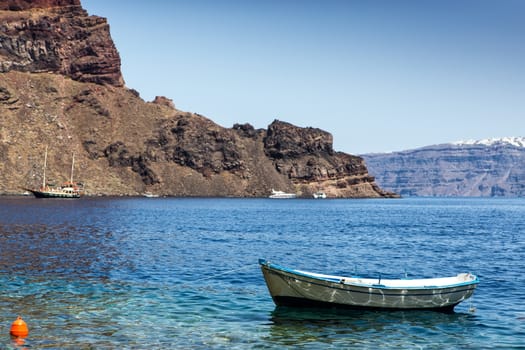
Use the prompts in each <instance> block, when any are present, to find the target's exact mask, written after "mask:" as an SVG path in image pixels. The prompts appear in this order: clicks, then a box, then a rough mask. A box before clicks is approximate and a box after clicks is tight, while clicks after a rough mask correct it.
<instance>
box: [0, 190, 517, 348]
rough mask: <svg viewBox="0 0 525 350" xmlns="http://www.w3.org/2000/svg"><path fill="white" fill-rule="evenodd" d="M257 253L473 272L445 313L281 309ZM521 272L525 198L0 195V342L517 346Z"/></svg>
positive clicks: (322, 266)
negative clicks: (468, 286)
mask: <svg viewBox="0 0 525 350" xmlns="http://www.w3.org/2000/svg"><path fill="white" fill-rule="evenodd" d="M258 258H266V259H268V260H271V261H273V262H275V263H279V264H281V265H285V266H289V267H294V268H300V269H303V270H310V271H314V272H320V273H329V274H350V275H353V274H359V275H364V276H377V275H379V274H381V275H382V276H384V277H385V278H386V277H394V278H395V277H399V278H401V277H404V276H405V273H406V274H407V275H408V277H437V276H443V275H455V274H456V273H458V272H472V273H474V274H477V275H478V276H479V278H480V280H481V282H480V284H479V286H478V289H477V290H476V292H475V294H474V297H473V298H472V299H470V301H466V302H464V303H462V304H460V305H458V306H457V307H456V309H455V313H453V314H442V313H437V312H431V311H406V312H375V311H331V310H315V309H282V308H276V307H275V306H274V304H273V302H272V300H271V297H270V295H269V294H268V291H267V289H266V285H265V283H264V280H263V278H262V275H261V272H260V269H259V267H258V265H257V260H258ZM524 272H525V199H479V198H478V199H457V198H456V199H435V198H432V199H430V198H429V199H426V198H418V199H388V200H377V199H376V200H299V199H298V200H270V199H175V198H158V199H148V198H82V199H80V200H46V199H43V200H42V199H41V200H38V199H34V198H25V197H24V198H22V197H3V198H2V197H0V288H1V289H0V349H4V348H7V349H11V348H14V349H17V348H28V349H91V348H92V349H175V348H184V349H246V348H255V349H282V348H287V347H289V348H303V349H319V348H337V349H340V348H360V349H367V348H369V349H378V348H381V349H389V348H391V349H401V348H403V349H444V348H445V349H446V348H449V349H458V348H459V349H480V348H501V349H509V348H525V292H524V290H525V276H524ZM17 315H22V317H23V318H24V320H25V321H26V322H27V323H28V325H29V328H30V334H29V337H28V338H27V339H26V340H25V343H24V344H23V345H19V344H17V343H16V342H15V341H14V340H13V339H11V337H10V336H9V328H10V325H11V323H12V322H13V321H14V320H15V319H16V316H17Z"/></svg>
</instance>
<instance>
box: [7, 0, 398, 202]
mask: <svg viewBox="0 0 525 350" xmlns="http://www.w3.org/2000/svg"><path fill="white" fill-rule="evenodd" d="M0 113H1V118H0V193H3V194H9V193H20V192H21V191H22V190H21V188H23V187H36V186H38V185H39V184H40V183H41V181H42V172H43V171H42V167H43V155H44V150H45V148H46V146H47V147H48V150H49V151H48V160H47V165H48V166H47V177H48V179H49V180H50V181H53V182H61V181H65V180H67V179H68V177H69V173H70V168H71V162H72V157H73V154H74V156H75V179H76V180H79V181H82V182H84V183H85V185H86V192H87V194H89V195H137V194H140V193H143V192H145V191H150V192H153V193H157V194H160V195H173V196H237V197H258V196H262V197H264V196H267V195H268V194H269V192H270V190H271V189H272V188H275V189H279V190H284V191H292V192H297V193H299V194H300V195H303V196H310V195H311V193H313V192H315V191H317V190H319V189H323V190H324V191H325V192H327V194H328V195H329V196H332V197H389V196H395V195H394V194H392V193H388V192H385V191H383V190H381V189H380V188H379V187H378V186H377V185H376V184H375V182H374V178H373V177H371V176H370V175H369V174H368V172H367V169H366V167H365V165H364V162H363V159H362V158H360V157H356V156H351V155H348V154H344V153H340V152H335V151H334V150H333V149H332V136H331V135H330V134H329V133H327V132H325V131H322V130H319V129H313V128H299V127H296V126H293V125H291V124H288V123H285V122H281V121H274V122H273V123H272V124H271V125H270V126H269V127H268V129H257V130H256V129H254V128H253V127H252V126H251V125H249V124H237V125H235V126H233V127H232V128H224V127H221V126H219V125H217V124H215V123H214V122H212V121H211V120H209V119H208V118H206V117H204V116H201V115H198V114H193V113H187V112H183V111H180V110H177V109H176V108H175V105H174V103H173V102H172V101H171V100H170V99H168V98H165V97H158V98H156V99H155V100H154V101H153V102H145V101H143V100H142V99H141V98H140V96H139V94H138V93H137V92H136V91H134V90H131V89H128V88H126V87H125V86H124V82H123V79H122V75H121V73H120V57H119V55H118V52H117V50H116V49H115V46H114V44H113V41H112V40H111V37H110V35H109V26H108V24H107V21H106V20H105V19H104V18H100V17H96V16H89V15H88V14H87V13H86V12H85V11H84V10H83V9H82V7H81V5H80V2H79V1H78V0H54V1H53V0H47V1H44V0H41V1H24V0H12V1H4V0H0Z"/></svg>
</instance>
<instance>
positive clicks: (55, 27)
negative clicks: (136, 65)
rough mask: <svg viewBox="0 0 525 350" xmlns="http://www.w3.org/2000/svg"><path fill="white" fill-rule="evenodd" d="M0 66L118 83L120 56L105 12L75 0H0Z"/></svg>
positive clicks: (121, 82) (119, 83)
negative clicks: (91, 10) (96, 12)
mask: <svg viewBox="0 0 525 350" xmlns="http://www.w3.org/2000/svg"><path fill="white" fill-rule="evenodd" d="M0 18H1V22H0V72H8V71H12V70H15V71H21V72H52V73H58V74H61V75H65V76H68V77H70V78H72V79H74V80H78V81H82V82H93V83H98V84H109V85H114V86H123V85H124V80H123V78H122V74H121V72H120V65H121V63H120V56H119V54H118V52H117V49H116V48H115V45H114V44H113V41H112V39H111V36H110V34H109V25H108V23H107V21H106V19H105V18H101V17H97V16H88V14H87V12H86V11H85V10H84V9H83V8H82V7H81V6H80V1H78V0H54V1H52V0H47V1H44V0H40V1H33V0H31V1H22V0H18V1H5V0H0Z"/></svg>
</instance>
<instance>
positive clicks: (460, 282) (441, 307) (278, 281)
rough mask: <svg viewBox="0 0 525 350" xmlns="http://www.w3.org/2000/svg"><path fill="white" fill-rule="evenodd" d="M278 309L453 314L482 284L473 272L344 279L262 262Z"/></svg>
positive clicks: (264, 274) (260, 262)
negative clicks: (316, 308)
mask: <svg viewBox="0 0 525 350" xmlns="http://www.w3.org/2000/svg"><path fill="white" fill-rule="evenodd" d="M259 264H260V266H261V270H262V273H263V276H264V279H265V281H266V285H267V286H268V290H269V292H270V295H271V296H272V299H273V301H274V302H275V304H276V305H278V306H311V307H312V306H313V307H332V308H365V309H387V310H410V309H428V310H437V311H445V312H452V311H453V310H454V307H455V306H456V305H457V304H459V303H460V302H462V301H464V300H466V299H468V298H470V297H471V296H472V294H473V293H474V290H475V289H476V286H477V285H478V283H479V280H478V278H477V277H476V276H475V275H472V274H470V273H460V274H458V275H456V276H452V277H440V278H425V279H381V278H380V277H379V278H377V279H374V278H361V277H344V276H333V275H324V274H319V273H313V272H307V271H301V270H294V269H290V268H286V267H283V266H279V265H276V264H273V263H271V262H268V261H266V260H264V259H260V260H259Z"/></svg>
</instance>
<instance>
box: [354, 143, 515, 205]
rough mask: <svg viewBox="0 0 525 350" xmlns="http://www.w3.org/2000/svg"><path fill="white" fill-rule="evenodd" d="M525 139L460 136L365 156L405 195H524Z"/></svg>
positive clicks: (382, 181) (382, 180) (386, 183)
mask: <svg viewBox="0 0 525 350" xmlns="http://www.w3.org/2000/svg"><path fill="white" fill-rule="evenodd" d="M511 139H513V140H516V139H517V138H509V139H508V140H511ZM524 141H525V139H524ZM524 144H525V142H522V143H521V144H520V143H516V142H508V141H503V142H502V141H501V140H492V141H491V142H468V143H463V142H460V143H455V144H443V145H435V146H428V147H423V148H419V149H414V150H408V151H403V152H394V153H385V154H367V155H363V158H365V160H366V164H367V167H368V169H369V171H370V173H371V174H373V175H374V176H375V177H376V179H377V182H378V184H379V185H380V186H381V187H382V188H385V189H388V190H390V191H395V192H397V193H400V194H401V195H403V196H458V197H470V196H474V197H498V196H507V197H518V196H519V197H523V196H525V147H524V146H523V145H524Z"/></svg>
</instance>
